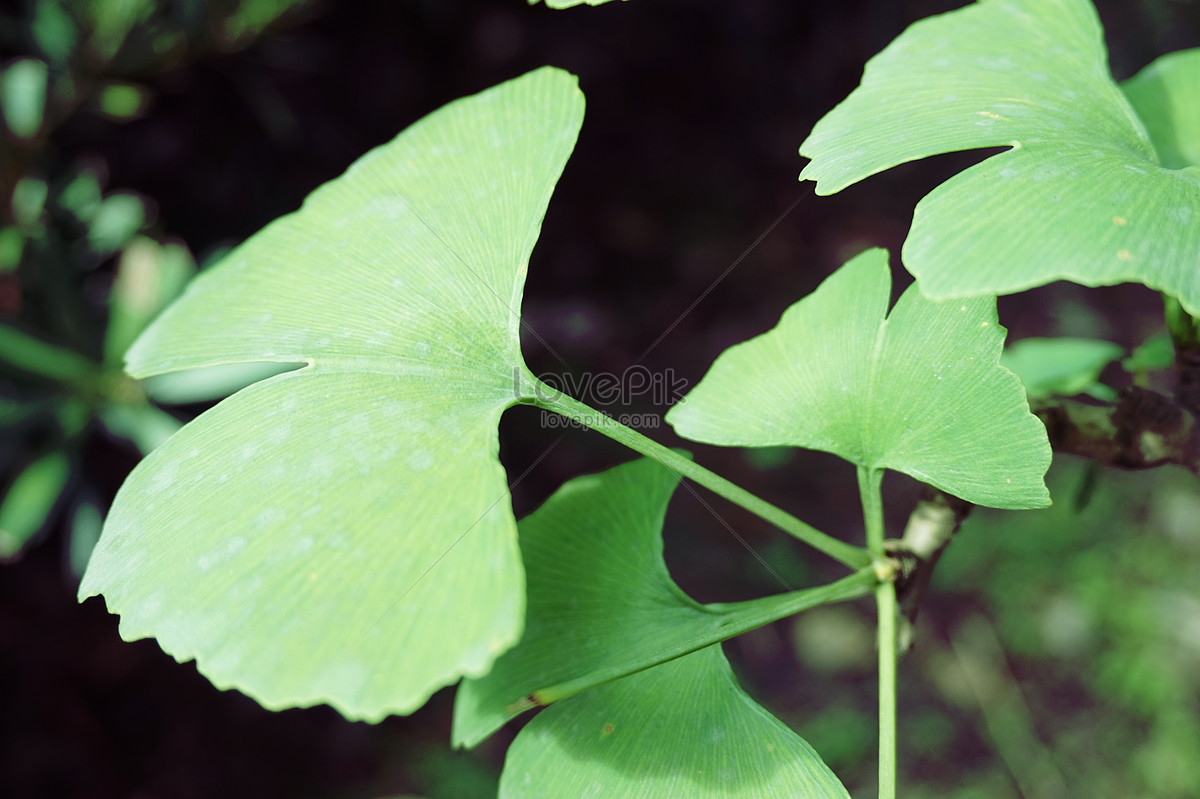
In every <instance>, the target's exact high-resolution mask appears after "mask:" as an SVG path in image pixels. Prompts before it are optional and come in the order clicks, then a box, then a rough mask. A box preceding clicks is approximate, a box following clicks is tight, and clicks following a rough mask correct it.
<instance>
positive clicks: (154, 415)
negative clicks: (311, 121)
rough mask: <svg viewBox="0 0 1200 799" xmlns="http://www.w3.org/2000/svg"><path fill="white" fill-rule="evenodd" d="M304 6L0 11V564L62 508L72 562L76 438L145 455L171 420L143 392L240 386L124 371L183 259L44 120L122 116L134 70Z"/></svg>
mask: <svg viewBox="0 0 1200 799" xmlns="http://www.w3.org/2000/svg"><path fill="white" fill-rule="evenodd" d="M308 5H309V4H308V3H307V1H306V0H243V1H242V2H238V1H237V0H215V2H214V0H204V1H203V2H202V1H201V0H179V1H178V2H165V0H127V1H126V2H120V3H114V2H107V1H106V0H85V1H81V0H35V2H30V3H27V4H25V6H24V9H23V15H15V14H13V13H11V12H10V13H0V30H4V31H6V32H7V37H6V38H5V40H4V42H3V44H4V45H5V47H6V49H8V50H10V51H12V52H15V53H17V55H16V57H13V58H10V59H9V60H7V61H3V62H0V490H2V491H3V494H2V495H0V559H4V560H8V559H12V558H14V557H17V556H19V554H20V553H21V552H22V551H23V549H24V548H25V547H26V546H27V545H28V544H29V542H30V541H32V540H33V539H34V538H35V537H36V536H37V535H38V534H39V532H40V531H44V530H45V529H47V527H48V525H49V524H50V522H52V521H53V520H54V519H55V518H57V516H58V515H59V514H60V513H62V512H64V511H67V510H69V513H68V514H67V515H68V517H69V520H70V521H69V524H70V528H71V530H72V534H71V545H70V547H69V550H68V551H69V557H70V561H71V565H72V566H71V567H72V569H73V570H74V571H75V572H76V573H79V572H81V570H82V566H83V564H84V563H85V562H86V558H87V554H88V552H89V551H90V545H91V543H94V541H95V539H96V537H97V536H98V532H99V527H100V523H101V521H102V514H101V512H100V509H99V505H98V504H97V500H96V499H95V498H94V495H95V492H94V491H93V490H92V489H91V488H90V487H89V486H88V485H87V481H86V479H85V475H83V474H82V472H81V470H80V468H79V463H80V458H81V451H82V449H83V446H84V444H85V442H86V441H87V439H88V436H89V435H91V433H92V432H93V431H94V430H96V429H102V430H104V431H106V432H107V433H109V434H111V435H114V436H117V437H119V438H123V439H126V440H128V441H130V442H131V443H132V444H133V445H134V446H135V447H136V448H137V449H138V450H139V451H140V452H142V453H147V452H149V451H150V450H151V449H153V448H154V447H155V446H156V445H157V444H158V443H160V442H161V441H163V440H164V439H165V438H166V437H167V436H169V435H170V434H171V433H173V432H174V431H175V429H176V428H178V426H179V423H178V422H177V421H176V420H175V418H174V417H172V416H171V415H169V414H167V413H165V412H163V411H161V410H159V409H158V408H157V407H155V406H154V405H153V404H151V403H150V401H149V399H148V393H150V394H153V393H154V391H156V390H157V391H161V397H162V398H163V399H165V400H166V401H192V400H195V399H198V398H205V397H208V396H214V395H221V394H224V393H227V392H228V391H229V390H231V389H235V388H237V387H239V386H240V385H241V384H243V383H244V382H246V379H245V378H243V377H242V376H241V375H240V374H236V373H234V374H229V373H206V374H204V375H201V376H200V377H198V378H197V377H196V376H195V375H189V376H184V377H182V379H175V380H173V381H167V382H162V381H160V382H159V383H158V384H155V385H152V386H143V385H141V384H139V383H138V382H137V381H134V380H132V379H131V378H129V377H128V376H126V375H124V374H123V372H122V369H121V359H122V356H123V355H124V352H125V350H126V348H128V346H129V344H130V343H132V341H133V340H134V338H136V337H137V335H138V334H139V333H140V332H141V330H142V329H143V328H144V327H145V326H146V324H148V323H149V321H150V320H151V319H153V318H154V316H155V315H157V314H158V312H159V311H160V310H161V309H162V308H163V307H164V306H165V305H166V304H167V303H169V302H170V301H171V300H172V299H174V298H175V297H176V296H177V295H178V293H179V291H180V290H181V289H182V287H183V285H184V283H185V282H186V281H187V280H188V278H189V277H190V276H191V275H192V274H193V273H194V271H195V268H196V267H195V263H194V261H193V258H192V255H191V253H190V252H189V251H188V249H187V247H186V246H184V245H183V244H182V243H180V242H178V241H174V240H171V239H170V238H169V237H167V236H166V234H165V228H164V225H162V224H161V223H160V222H159V220H157V219H156V218H155V212H154V203H153V202H152V201H150V200H149V199H147V198H145V197H142V196H140V195H138V194H136V193H134V192H131V191H126V190H120V189H117V190H108V189H107V187H106V186H105V185H104V184H105V177H104V173H105V165H104V164H103V163H102V162H98V161H90V162H82V163H80V162H68V161H64V160H63V158H62V157H61V156H60V155H59V154H58V151H57V150H56V148H55V147H53V135H54V132H55V130H56V129H57V128H58V126H59V125H61V124H62V123H63V122H64V121H65V120H67V119H68V118H70V117H71V116H72V115H74V114H77V113H92V114H98V115H100V116H103V117H105V118H107V119H109V120H112V121H117V122H121V121H126V120H130V119H134V118H137V117H138V116H140V115H141V114H143V113H144V112H145V110H146V109H147V107H148V106H149V104H150V102H151V100H152V92H151V89H150V88H148V85H147V79H148V78H150V77H152V76H153V75H155V74H158V73H161V72H164V71H166V70H169V69H172V68H175V67H177V66H179V65H180V64H182V63H184V62H186V61H187V60H189V59H192V58H195V57H197V56H198V55H200V54H203V53H211V52H218V53H221V52H230V51H233V50H237V49H239V48H242V47H244V46H246V45H247V44H249V43H250V42H252V41H253V40H254V39H255V38H256V37H257V36H259V35H260V34H261V33H263V31H264V30H265V29H266V28H267V27H268V26H270V25H273V24H276V23H278V22H280V21H281V20H283V19H284V18H295V17H297V16H298V14H299V13H303V11H304V10H305V8H306V7H307V6H308ZM109 284H111V289H110V290H109V291H108V292H107V293H108V297H107V301H106V302H105V301H104V300H103V299H96V298H97V297H99V296H102V295H103V293H104V292H103V291H100V292H98V291H96V290H95V289H97V288H104V287H105V286H107V285H109ZM105 306H107V307H105ZM255 376H256V377H261V374H256V375H255Z"/></svg>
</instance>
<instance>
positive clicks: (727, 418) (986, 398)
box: [667, 250, 1050, 508]
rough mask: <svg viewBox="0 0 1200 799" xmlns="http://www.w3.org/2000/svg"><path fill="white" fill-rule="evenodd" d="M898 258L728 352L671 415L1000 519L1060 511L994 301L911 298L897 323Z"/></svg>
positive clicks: (829, 289)
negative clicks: (887, 472)
mask: <svg viewBox="0 0 1200 799" xmlns="http://www.w3.org/2000/svg"><path fill="white" fill-rule="evenodd" d="M890 285H891V278H890V276H889V273H888V265H887V253H886V252H885V251H883V250H868V251H867V252H865V253H863V254H861V255H859V256H858V257H856V258H854V259H853V260H851V261H850V262H849V263H847V264H846V265H845V266H843V267H842V268H841V269H840V270H838V271H837V272H836V273H834V275H833V276H831V277H830V278H828V279H827V280H826V281H825V282H824V283H822V284H821V286H820V287H818V288H817V290H816V291H815V292H813V293H812V294H811V295H809V296H808V297H806V298H805V299H803V300H800V301H799V302H798V303H796V304H795V305H793V306H792V307H791V308H789V309H788V310H787V311H786V312H784V315H783V318H782V319H780V321H779V324H778V325H777V326H776V327H775V328H774V329H773V330H771V331H769V332H767V333H764V334H763V335H761V336H759V337H757V338H755V339H751V340H750V341H747V342H743V343H742V344H737V345H735V346H733V347H730V348H729V349H728V350H726V351H725V352H724V353H722V354H721V356H720V357H719V358H717V360H716V362H715V363H714V364H713V366H712V368H711V369H710V370H709V372H708V374H707V375H705V377H704V379H703V380H702V381H701V382H700V384H699V385H697V386H696V388H694V389H693V390H692V391H691V392H690V393H689V394H688V395H687V396H686V397H685V398H684V400H683V402H681V403H679V404H677V405H675V406H674V407H673V408H672V409H671V411H670V413H668V414H667V421H668V422H670V423H671V424H672V425H673V426H674V427H675V430H676V431H677V432H678V433H679V434H680V435H682V436H684V437H686V438H690V439H693V440H696V441H705V442H708V443H712V444H721V445H725V446H775V445H782V444H787V445H791V446H798V447H806V448H808V449H819V450H824V451H827V452H832V453H834V454H837V455H840V456H841V457H843V458H845V459H846V460H849V461H851V462H852V463H856V464H858V465H860V466H866V467H870V468H888V469H895V470H897V471H901V472H904V473H906V474H909V475H912V476H913V477H915V478H917V479H918V480H921V481H924V482H928V483H930V484H932V485H934V486H937V487H938V488H941V489H943V490H944V491H948V492H949V493H951V494H954V495H956V496H959V497H962V498H963V499H966V500H968V501H970V502H974V503H976V504H980V505H991V506H994V507H1010V508H1014V507H1015V508H1019V507H1041V506H1044V505H1046V504H1048V503H1049V496H1048V494H1047V493H1046V487H1045V485H1044V483H1043V482H1042V475H1044V474H1045V472H1046V469H1047V468H1048V467H1049V465H1050V445H1049V443H1048V442H1047V440H1046V431H1045V429H1044V428H1043V427H1042V424H1041V422H1039V421H1038V420H1037V419H1036V418H1034V416H1033V415H1032V414H1030V412H1029V407H1028V405H1027V404H1026V401H1025V395H1024V390H1023V389H1022V388H1021V384H1020V382H1019V381H1018V380H1017V379H1016V377H1015V376H1014V375H1013V374H1012V373H1011V372H1009V371H1008V370H1006V369H1003V368H1001V367H1000V366H999V365H998V360H999V357H1000V349H1001V346H1002V344H1003V341H1004V329H1003V328H1002V327H1000V326H999V324H998V323H997V322H996V308H995V302H994V301H993V300H991V299H990V298H989V299H972V300H961V301H959V300H955V301H952V302H941V303H938V302H933V301H931V300H927V299H925V298H924V297H922V296H921V294H920V293H919V292H918V291H917V289H916V287H915V286H910V287H909V289H908V290H907V291H905V292H904V294H903V296H901V298H900V300H899V302H897V303H896V307H895V308H894V309H893V310H892V312H891V314H890V315H888V316H887V318H886V319H885V318H884V315H885V314H886V313H887V305H888V299H889V295H890V290H891V289H890Z"/></svg>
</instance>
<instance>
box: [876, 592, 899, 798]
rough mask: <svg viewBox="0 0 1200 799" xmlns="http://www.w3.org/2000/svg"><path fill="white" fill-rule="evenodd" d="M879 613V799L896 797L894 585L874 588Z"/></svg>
mask: <svg viewBox="0 0 1200 799" xmlns="http://www.w3.org/2000/svg"><path fill="white" fill-rule="evenodd" d="M875 605H876V607H877V608H878V609H879V799H895V796H896V585H895V583H890V582H885V583H880V584H879V585H877V586H876V587H875Z"/></svg>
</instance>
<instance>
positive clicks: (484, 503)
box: [80, 68, 583, 719]
mask: <svg viewBox="0 0 1200 799" xmlns="http://www.w3.org/2000/svg"><path fill="white" fill-rule="evenodd" d="M582 115H583V98H582V95H581V94H580V93H579V91H578V88H577V86H576V81H575V78H574V77H573V76H571V75H569V74H567V73H565V72H562V71H560V70H557V69H551V68H545V69H540V70H537V71H535V72H531V73H529V74H527V75H525V76H523V77H520V78H517V79H515V80H512V81H509V82H507V83H504V84H501V85H500V86H497V87H495V88H492V89H489V90H487V91H484V92H482V93H480V94H478V95H475V96H473V97H469V98H466V99H463V100H459V101H457V102H454V103H451V104H450V105H448V106H446V107H444V108H442V109H440V110H439V111H436V112H434V113H433V114H431V115H429V116H428V117H426V118H424V119H422V120H420V121H419V122H417V123H416V124H414V125H413V126H411V127H410V128H408V129H407V130H405V131H404V132H402V133H401V134H400V135H399V136H398V137H397V138H396V139H394V140H393V141H392V142H390V143H388V144H385V145H383V146H381V147H379V148H377V149H375V150H373V151H371V152H370V153H368V154H367V155H366V156H364V157H363V158H361V159H360V160H359V161H358V162H357V163H355V164H354V165H353V166H352V167H351V168H350V169H349V170H348V171H347V172H346V174H345V175H343V176H342V177H340V178H338V179H336V180H333V181H331V182H329V183H327V184H325V185H324V186H322V187H320V188H318V189H317V190H316V191H314V192H313V193H312V195H310V196H309V198H308V199H307V200H306V201H305V203H304V206H303V207H302V208H301V209H300V210H299V211H297V212H296V213H294V214H291V215H289V216H285V217H283V218H281V219H279V220H276V221H275V222H273V223H272V224H270V225H268V226H267V227H266V228H264V229H263V230H262V231H260V232H259V233H257V234H256V235H254V236H253V237H251V238H250V239H249V240H248V241H246V242H245V243H244V244H243V245H242V246H240V247H238V248H237V249H235V250H234V251H233V252H232V253H230V254H229V255H228V256H227V257H226V258H225V259H224V260H223V261H222V262H221V263H220V264H218V265H217V266H215V267H214V268H212V269H211V270H209V271H207V272H205V273H203V274H201V275H200V276H199V277H198V278H197V279H196V280H195V281H194V282H193V283H192V284H191V286H189V288H188V290H187V291H186V292H185V294H184V296H183V297H182V298H181V299H180V300H179V301H177V302H176V303H175V304H174V305H172V306H171V307H170V308H169V309H168V310H167V311H166V312H165V313H164V314H163V315H162V316H161V317H159V318H158V319H157V320H156V321H155V322H154V323H153V324H152V325H151V326H150V327H149V328H148V329H147V331H146V332H145V333H144V334H143V335H142V336H141V337H140V338H139V339H138V340H137V342H136V343H135V344H134V346H133V347H132V349H131V350H130V352H129V353H128V356H127V364H128V369H129V371H130V372H131V373H132V374H133V375H134V376H136V377H146V376H150V375H157V374H162V373H165V372H170V371H175V370H183V369H194V368H198V367H207V366H214V365H220V364H230V363H242V362H274V363H296V364H303V368H300V369H297V370H295V371H290V372H287V373H284V374H280V375H277V376H275V377H271V378H269V379H266V380H264V381H262V382H259V383H255V384H254V385H252V386H250V387H248V388H246V389H244V390H242V391H240V392H238V393H237V394H235V395H234V396H233V397H230V398H229V399H227V400H225V401H224V402H222V403H221V404H219V405H218V406H216V407H215V408H214V409H212V410H210V411H208V412H207V413H205V414H203V415H202V416H201V417H200V418H198V419H197V420H195V421H194V422H192V423H191V424H189V425H187V426H186V427H185V428H184V429H183V430H182V431H180V432H179V433H178V434H177V435H175V436H174V437H173V438H171V439H170V440H169V441H168V442H167V443H166V444H165V445H163V446H162V447H160V448H159V449H158V450H156V451H155V452H154V453H153V454H152V455H151V456H150V457H148V458H147V459H146V460H144V461H143V462H142V463H141V464H140V465H139V466H138V467H137V469H136V470H135V471H134V472H133V474H132V475H131V476H130V477H129V479H128V480H127V481H126V483H125V484H124V486H122V488H121V491H120V492H119V494H118V495H117V498H116V501H115V504H114V506H113V509H112V512H111V513H110V515H109V517H108V520H107V522H106V524H105V528H104V533H103V536H102V537H101V540H100V543H99V545H98V546H97V548H96V551H95V554H94V555H93V556H92V560H91V563H90V564H89V566H88V570H87V573H86V574H85V576H84V579H83V583H82V585H81V586H80V597H81V598H84V597H88V596H92V595H95V594H100V593H103V594H104V596H105V599H106V601H107V603H108V607H109V609H110V610H111V611H113V612H115V613H119V614H120V615H121V627H120V629H121V634H122V636H123V637H125V638H126V639H135V638H142V637H147V636H153V637H155V638H157V639H158V642H159V643H160V645H161V646H162V647H163V649H164V650H165V651H167V652H169V653H170V654H172V655H174V656H175V657H176V658H178V659H180V660H184V659H187V658H195V659H196V662H197V665H198V667H199V669H200V671H201V672H203V673H204V674H205V675H207V676H208V677H209V679H211V680H212V681H213V682H214V683H216V684H217V685H218V686H221V687H227V686H233V687H237V688H239V689H241V690H243V691H245V692H247V693H249V694H250V695H252V696H254V697H255V698H256V699H258V700H259V701H260V702H262V703H263V704H264V705H267V706H268V707H284V706H292V705H308V704H313V703H317V702H328V703H330V704H332V705H334V706H335V707H337V708H338V709H339V710H341V711H342V712H343V713H345V714H346V715H347V716H350V717H352V718H365V719H379V718H381V717H382V716H384V715H387V714H388V713H403V712H409V711H412V710H414V709H415V708H417V707H419V706H420V705H421V704H423V703H424V702H425V700H426V699H427V698H428V696H429V694H430V693H432V692H433V691H434V690H436V689H437V688H439V687H441V686H443V685H446V684H448V683H451V682H454V681H456V680H457V679H458V678H459V677H461V676H462V675H464V674H474V675H478V674H482V673H484V672H486V671H487V670H488V669H489V668H490V666H491V663H492V661H493V660H494V659H495V658H496V656H497V655H499V654H500V653H501V652H503V651H504V650H506V649H508V648H509V647H510V646H512V644H513V643H515V642H516V641H517V639H518V638H519V637H520V635H521V631H522V625H523V609H524V584H523V583H524V574H523V569H522V565H521V560H520V553H519V551H518V548H517V537H516V523H515V520H514V518H513V514H512V510H511V506H510V502H509V499H508V485H507V479H506V476H505V473H504V469H503V468H502V466H501V465H500V462H499V460H498V458H497V449H498V443H497V423H498V420H499V417H500V414H501V412H502V411H503V410H504V409H505V408H506V407H507V406H509V405H511V404H513V403H514V402H516V401H517V399H518V397H517V394H518V393H519V392H518V390H517V389H516V388H515V387H514V385H513V384H514V375H527V370H526V369H525V367H524V364H523V361H522V360H521V356H520V351H519V345H518V324H519V316H518V312H519V310H520V301H521V292H522V287H523V283H524V277H525V271H526V266H527V263H528V258H529V253H530V251H531V250H532V247H533V244H534V242H535V241H536V239H537V236H538V232H539V229H540V226H541V220H542V217H543V215H544V213H545V209H546V204H547V202H548V201H549V198H550V194H551V192H552V190H553V188H554V184H555V183H556V181H557V180H558V177H559V175H560V173H561V171H562V168H563V166H564V164H565V162H566V159H567V157H568V156H569V155H570V152H571V150H572V148H573V146H574V142H575V137H576V135H577V133H578V130H579V126H580V123H581V120H582Z"/></svg>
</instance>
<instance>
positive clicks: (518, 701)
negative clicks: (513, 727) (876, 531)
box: [453, 459, 875, 795]
mask: <svg viewBox="0 0 1200 799" xmlns="http://www.w3.org/2000/svg"><path fill="white" fill-rule="evenodd" d="M678 482H679V477H678V475H675V474H672V472H671V471H670V470H668V469H666V468H664V467H663V466H662V465H660V464H659V463H658V462H657V461H654V460H650V459H643V460H638V461H633V462H631V463H627V464H624V465H622V466H618V467H616V468H613V469H610V470H608V471H606V472H603V473H601V474H597V475H589V476H585V477H580V478H576V479H574V480H571V481H570V482H568V483H566V484H565V485H563V486H562V488H560V489H559V490H558V491H557V492H555V494H554V495H553V496H552V497H551V498H550V499H549V500H547V501H546V503H545V504H544V505H543V506H542V507H541V508H539V509H538V510H537V511H536V512H534V513H533V514H531V515H529V516H528V517H526V518H525V519H522V520H521V524H520V534H521V553H522V555H523V556H524V558H525V569H526V573H527V581H528V586H529V589H528V598H529V604H528V615H527V619H526V626H525V636H524V638H522V639H521V643H520V644H519V645H517V646H516V647H515V648H513V649H511V650H509V651H508V652H506V653H505V654H504V655H503V656H502V657H501V658H500V659H499V660H497V661H496V663H495V665H494V666H493V668H492V670H491V672H489V673H488V674H487V675H486V676H484V677H482V678H479V679H473V680H465V681H464V682H463V684H462V686H461V687H460V688H459V692H458V698H457V700H456V702H455V708H454V731H453V738H454V741H455V743H456V744H458V745H466V746H474V745H475V744H477V743H478V742H479V741H481V740H483V739H484V738H486V737H487V736H488V735H490V734H491V733H492V732H494V731H495V730H496V729H497V728H499V727H500V726H501V725H502V724H503V723H504V722H506V721H507V720H509V719H511V718H513V717H515V716H517V715H519V714H520V713H522V712H524V711H526V710H529V709H530V708H532V707H534V706H536V705H545V704H549V703H550V702H555V701H558V700H560V699H563V698H565V697H567V696H571V695H574V694H577V693H579V692H581V691H584V690H587V689H591V688H592V687H593V686H596V685H600V684H602V683H605V682H607V681H609V680H613V679H616V678H618V677H622V676H624V675H627V674H630V673H632V672H635V671H638V670H640V669H645V668H647V667H649V666H653V665H655V664H658V663H662V662H664V661H666V660H669V659H671V658H676V657H679V656H680V655H683V654H685V653H687V652H692V651H695V650H697V649H700V648H702V647H706V646H709V645H711V644H713V643H715V642H717V641H722V640H725V639H728V638H731V637H733V636H735V635H738V634H740V633H742V632H745V631H747V630H750V629H754V628H755V627H759V626H762V625H763V624H766V623H768V622H770V621H774V620H775V619H778V618H782V617H784V616H787V615H791V614H793V613H797V612H799V611H801V610H805V609H807V608H810V607H815V606H817V605H821V604H825V603H829V602H838V601H844V600H848V599H853V598H855V597H859V596H865V595H867V594H869V593H870V592H871V590H872V588H873V587H874V584H875V577H874V575H873V573H872V572H871V571H870V569H866V570H863V571H861V572H859V573H857V574H854V575H851V576H850V577H847V578H845V579H844V580H840V581H838V582H836V583H832V584H830V585H824V586H819V587H817V588H809V589H806V590H802V591H788V592H786V593H784V594H780V595H776V596H769V597H763V598H761V599H757V600H752V601H749V602H736V603H730V604H717V605H699V604H697V603H696V602H695V601H693V600H692V599H691V598H689V597H688V596H687V595H685V594H684V593H683V592H682V591H681V590H680V589H679V587H678V586H676V585H675V583H674V582H673V581H672V580H671V578H670V576H669V575H668V574H667V568H666V566H665V565H664V563H663V556H662V524H663V517H664V515H665V514H666V511H667V503H668V501H669V500H670V498H671V494H672V492H673V491H674V490H675V487H676V485H677V484H678ZM781 587H785V586H781ZM613 795H619V794H613Z"/></svg>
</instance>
